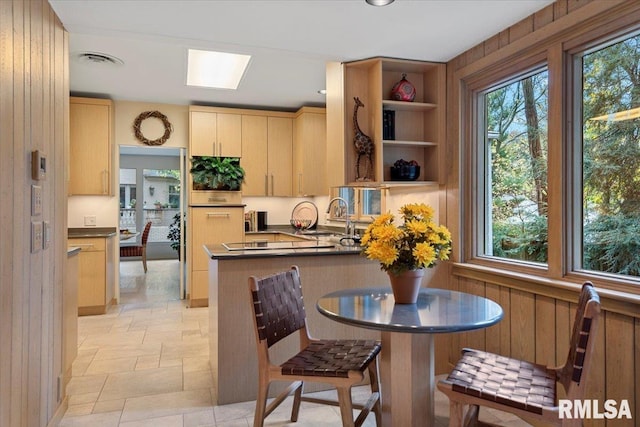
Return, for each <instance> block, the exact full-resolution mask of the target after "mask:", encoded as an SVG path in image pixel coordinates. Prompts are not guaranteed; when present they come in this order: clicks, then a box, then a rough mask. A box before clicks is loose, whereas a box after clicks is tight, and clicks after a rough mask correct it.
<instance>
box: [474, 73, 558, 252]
mask: <svg viewBox="0 0 640 427" xmlns="http://www.w3.org/2000/svg"><path fill="white" fill-rule="evenodd" d="M547 75H548V73H547V71H546V70H542V71H540V70H538V71H536V72H534V73H531V74H528V75H526V76H523V77H520V78H518V79H516V80H514V81H511V82H509V83H507V84H504V85H501V86H500V87H497V88H492V89H490V90H488V91H486V92H484V93H483V94H482V95H481V99H482V100H483V101H484V102H483V103H482V104H483V111H481V112H480V113H481V114H482V115H483V116H484V120H483V121H481V122H482V123H484V126H483V130H482V135H481V136H480V138H479V139H480V140H481V141H483V142H484V144H483V147H484V149H483V150H480V151H479V154H480V157H481V159H480V162H479V163H480V164H481V165H482V166H481V168H480V169H479V174H478V179H479V182H484V183H485V185H484V186H483V189H482V190H481V191H480V199H479V200H478V202H479V203H478V204H479V205H480V206H483V207H484V209H485V211H484V214H483V215H482V222H483V224H482V226H481V227H479V233H478V237H479V240H480V246H481V247H480V248H479V249H480V253H481V254H483V255H485V256H492V257H500V258H507V259H513V260H520V261H527V262H536V263H546V262H547V111H548V99H547V93H548V91H547V87H548V82H547V81H548V77H547Z"/></svg>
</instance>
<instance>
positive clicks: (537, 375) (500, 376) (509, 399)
mask: <svg viewBox="0 0 640 427" xmlns="http://www.w3.org/2000/svg"><path fill="white" fill-rule="evenodd" d="M447 380H448V381H450V382H451V383H452V389H453V390H454V391H457V392H459V393H465V394H469V395H472V396H476V397H479V398H481V399H486V400H492V401H495V402H498V403H501V404H503V405H509V406H511V407H514V408H518V409H523V410H525V411H529V412H533V413H536V414H542V408H543V407H550V406H555V402H556V375H555V372H554V371H552V370H550V369H547V367H546V366H543V365H538V364H534V363H530V362H526V361H522V360H518V359H511V358H509V357H504V356H500V355H497V354H493V353H488V352H484V351H478V350H471V351H468V352H465V353H464V354H463V355H462V358H461V359H460V360H459V361H458V364H457V365H456V367H455V368H454V370H453V371H452V372H451V373H450V374H449V377H448V378H447Z"/></svg>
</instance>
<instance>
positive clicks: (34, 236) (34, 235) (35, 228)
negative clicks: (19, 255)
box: [31, 221, 42, 254]
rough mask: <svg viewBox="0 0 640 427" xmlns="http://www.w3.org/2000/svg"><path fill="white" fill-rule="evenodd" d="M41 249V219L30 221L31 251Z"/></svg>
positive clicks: (34, 251)
mask: <svg viewBox="0 0 640 427" xmlns="http://www.w3.org/2000/svg"><path fill="white" fill-rule="evenodd" d="M41 249H42V221H31V253H32V254H33V253H36V252H38V251H40V250H41Z"/></svg>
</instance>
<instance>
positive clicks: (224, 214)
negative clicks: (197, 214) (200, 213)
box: [207, 212, 231, 218]
mask: <svg viewBox="0 0 640 427" xmlns="http://www.w3.org/2000/svg"><path fill="white" fill-rule="evenodd" d="M230 216H231V214H230V213H229V212H207V217H225V218H228V217H230Z"/></svg>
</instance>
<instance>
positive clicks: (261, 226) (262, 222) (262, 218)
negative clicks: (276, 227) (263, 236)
mask: <svg viewBox="0 0 640 427" xmlns="http://www.w3.org/2000/svg"><path fill="white" fill-rule="evenodd" d="M257 214H258V231H265V230H266V229H267V212H265V211H258V212H257Z"/></svg>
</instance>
